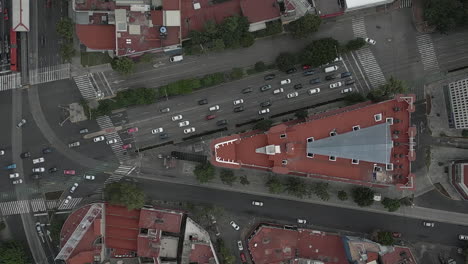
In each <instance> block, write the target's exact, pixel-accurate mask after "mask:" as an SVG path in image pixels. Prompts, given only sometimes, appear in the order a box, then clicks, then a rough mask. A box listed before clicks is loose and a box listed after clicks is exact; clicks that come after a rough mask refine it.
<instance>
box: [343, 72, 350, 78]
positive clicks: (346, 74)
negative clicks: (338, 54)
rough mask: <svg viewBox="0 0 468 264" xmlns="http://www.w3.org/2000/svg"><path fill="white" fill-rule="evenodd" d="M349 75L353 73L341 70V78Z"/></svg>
mask: <svg viewBox="0 0 468 264" xmlns="http://www.w3.org/2000/svg"><path fill="white" fill-rule="evenodd" d="M351 75H353V74H352V73H350V72H342V73H341V78H346V77H350V76H351Z"/></svg>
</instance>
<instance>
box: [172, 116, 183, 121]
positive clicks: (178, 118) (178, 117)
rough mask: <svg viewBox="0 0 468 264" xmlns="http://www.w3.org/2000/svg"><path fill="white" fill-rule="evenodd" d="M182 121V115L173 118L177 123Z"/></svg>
mask: <svg viewBox="0 0 468 264" xmlns="http://www.w3.org/2000/svg"><path fill="white" fill-rule="evenodd" d="M181 119H182V115H176V116H173V117H172V121H177V120H181Z"/></svg>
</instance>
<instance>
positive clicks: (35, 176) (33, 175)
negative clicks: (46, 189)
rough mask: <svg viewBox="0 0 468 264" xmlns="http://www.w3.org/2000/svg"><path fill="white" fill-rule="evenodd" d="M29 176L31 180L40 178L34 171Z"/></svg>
mask: <svg viewBox="0 0 468 264" xmlns="http://www.w3.org/2000/svg"><path fill="white" fill-rule="evenodd" d="M31 178H32V179H33V180H39V179H40V178H41V175H39V174H37V173H34V174H32V175H31Z"/></svg>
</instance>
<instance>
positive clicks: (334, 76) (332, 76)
mask: <svg viewBox="0 0 468 264" xmlns="http://www.w3.org/2000/svg"><path fill="white" fill-rule="evenodd" d="M339 77H340V74H331V75H327V76H325V80H327V81H331V80H334V79H336V78H339Z"/></svg>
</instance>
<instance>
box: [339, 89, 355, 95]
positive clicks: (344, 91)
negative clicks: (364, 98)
mask: <svg viewBox="0 0 468 264" xmlns="http://www.w3.org/2000/svg"><path fill="white" fill-rule="evenodd" d="M352 91H353V88H351V87H349V88H346V89H343V90H341V93H342V94H345V93H350V92H352Z"/></svg>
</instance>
